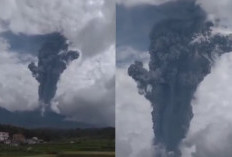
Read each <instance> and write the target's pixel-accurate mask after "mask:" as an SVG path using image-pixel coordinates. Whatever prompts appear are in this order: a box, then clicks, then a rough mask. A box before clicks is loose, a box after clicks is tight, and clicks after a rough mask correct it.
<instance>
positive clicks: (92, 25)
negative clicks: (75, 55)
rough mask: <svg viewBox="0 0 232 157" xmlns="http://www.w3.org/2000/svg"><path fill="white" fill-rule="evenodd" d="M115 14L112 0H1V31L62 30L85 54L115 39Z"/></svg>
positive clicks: (103, 47) (94, 52) (42, 32)
mask: <svg viewBox="0 0 232 157" xmlns="http://www.w3.org/2000/svg"><path fill="white" fill-rule="evenodd" d="M114 16H115V11H114V2H113V1H112V0H107V1H105V0H65V1H63V0H49V1H47V0H21V1H18V0H1V1H0V31H7V30H10V31H12V32H14V33H24V34H29V35H32V34H47V33H51V32H55V31H56V32H61V33H62V34H64V35H65V36H66V37H67V38H68V39H69V40H71V41H72V43H73V45H74V46H76V47H78V48H79V49H81V50H82V52H83V53H84V57H85V56H86V55H87V56H88V55H94V54H96V53H99V52H101V51H103V50H104V49H105V48H106V47H107V46H108V45H110V44H112V43H113V42H114V28H115V25H114V23H115V18H114ZM90 45H91V46H90Z"/></svg>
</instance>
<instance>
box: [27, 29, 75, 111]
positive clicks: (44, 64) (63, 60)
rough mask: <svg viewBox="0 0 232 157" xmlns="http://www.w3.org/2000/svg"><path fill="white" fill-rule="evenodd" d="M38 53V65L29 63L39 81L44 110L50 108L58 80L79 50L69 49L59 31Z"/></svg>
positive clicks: (66, 41) (40, 98) (40, 99)
mask: <svg viewBox="0 0 232 157" xmlns="http://www.w3.org/2000/svg"><path fill="white" fill-rule="evenodd" d="M53 36H54V38H51V41H47V42H45V43H44V44H43V45H42V47H41V49H40V50H39V53H38V65H36V64H35V63H34V62H32V63H30V64H29V65H28V68H29V69H30V71H31V72H32V74H33V77H35V78H36V80H37V81H38V82H39V92H38V93H39V101H40V103H41V104H42V106H41V107H42V111H44V110H45V109H46V110H50V103H51V100H52V98H53V97H54V96H55V94H56V89H57V82H58V80H59V78H60V75H61V74H62V73H63V71H64V70H65V69H66V68H67V65H68V63H69V62H71V61H73V60H75V59H77V58H78V57H79V52H77V51H72V50H68V46H69V45H68V40H66V38H65V37H64V36H62V35H61V34H59V33H54V34H53Z"/></svg>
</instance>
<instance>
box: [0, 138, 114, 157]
mask: <svg viewBox="0 0 232 157" xmlns="http://www.w3.org/2000/svg"><path fill="white" fill-rule="evenodd" d="M114 147H115V144H114V140H109V139H92V138H81V139H69V140H62V141H52V142H48V143H45V144H36V145H20V146H17V147H16V146H9V145H0V157H114V156H115V153H114Z"/></svg>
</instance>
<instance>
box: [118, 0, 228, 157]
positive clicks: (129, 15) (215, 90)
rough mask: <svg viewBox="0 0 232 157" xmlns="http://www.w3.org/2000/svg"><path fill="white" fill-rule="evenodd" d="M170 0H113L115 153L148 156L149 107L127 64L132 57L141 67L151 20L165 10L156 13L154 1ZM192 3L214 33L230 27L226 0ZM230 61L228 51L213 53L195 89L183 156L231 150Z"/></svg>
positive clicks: (224, 156) (223, 156)
mask: <svg viewBox="0 0 232 157" xmlns="http://www.w3.org/2000/svg"><path fill="white" fill-rule="evenodd" d="M170 1H172V0H117V18H116V19H117V20H116V23H117V28H116V30H117V37H116V39H117V40H116V43H117V44H116V48H117V53H116V59H117V73H116V75H117V79H116V117H117V119H116V126H117V128H116V129H117V147H116V148H117V153H118V154H119V156H120V157H128V156H129V157H140V156H144V157H153V146H152V139H153V138H154V134H153V130H152V120H151V118H152V117H151V111H152V107H151V105H150V103H149V102H148V101H147V100H146V99H145V98H144V97H143V96H142V95H139V94H138V93H137V91H138V90H137V88H136V83H135V82H134V80H132V78H130V77H128V74H127V68H128V67H129V65H130V64H131V63H133V61H134V60H141V61H143V63H144V64H145V66H147V63H148V62H149V56H148V54H147V51H148V48H149V44H150V43H149V33H150V31H151V29H152V27H153V25H154V24H155V23H156V22H157V21H159V19H161V18H162V17H163V16H166V15H167V14H168V13H166V14H164V13H162V12H160V10H159V8H160V6H161V5H163V4H165V3H166V4H168V2H170ZM173 1H175V0H173ZM196 2H197V3H198V4H200V6H201V7H202V8H203V9H204V10H205V11H206V13H207V16H208V19H210V20H212V21H214V23H215V26H214V28H213V30H214V31H215V32H217V33H218V32H219V33H224V34H225V33H226V34H227V33H230V32H232V26H231V23H232V18H231V16H230V15H231V13H232V11H231V10H232V1H230V0H222V1H211V0H197V1H196ZM222 8H223V9H222ZM231 61H232V53H227V54H224V55H222V56H221V57H220V58H217V59H216V62H215V64H214V65H213V67H212V72H211V73H210V74H209V75H207V76H206V78H205V79H204V81H203V82H201V84H200V85H199V87H198V89H197V91H196V93H195V98H194V100H192V106H193V113H194V117H193V119H192V122H191V127H190V130H189V133H188V135H187V137H186V139H184V142H183V144H182V145H181V151H182V153H183V156H184V157H206V156H212V157H214V156H215V157H216V156H221V157H230V156H231V154H232V152H231V149H230V148H231V140H232V134H231V130H232V117H231V114H230V113H231V111H232V103H231V102H232V100H231V92H232V91H231V89H232V88H231V87H230V83H231V81H232V75H231V72H232V71H231V67H232V62H231ZM141 154H142V155H141Z"/></svg>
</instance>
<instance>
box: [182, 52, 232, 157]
mask: <svg viewBox="0 0 232 157" xmlns="http://www.w3.org/2000/svg"><path fill="white" fill-rule="evenodd" d="M231 68H232V53H228V54H224V55H223V56H222V57H221V58H220V59H218V61H217V62H216V65H215V66H214V67H213V68H212V72H211V73H210V74H209V75H208V76H206V78H205V79H204V81H203V82H202V83H201V84H200V86H199V87H198V89H197V92H196V94H195V97H196V98H195V99H194V100H193V102H192V105H193V112H194V117H193V120H192V122H191V127H190V131H189V133H188V136H187V138H186V139H185V142H186V143H189V144H190V146H191V147H189V148H188V147H186V146H183V147H182V149H183V152H184V153H185V154H186V153H188V156H187V155H186V157H193V156H194V155H192V156H191V153H189V152H193V153H195V156H194V157H205V156H211V157H218V156H220V157H230V156H231V154H232V150H231V147H232V144H231V140H232V133H231V130H232V114H231V111H232V103H231V102H232V97H231V93H232V88H231V86H230V84H231V82H232V71H231ZM190 149H191V151H190Z"/></svg>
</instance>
